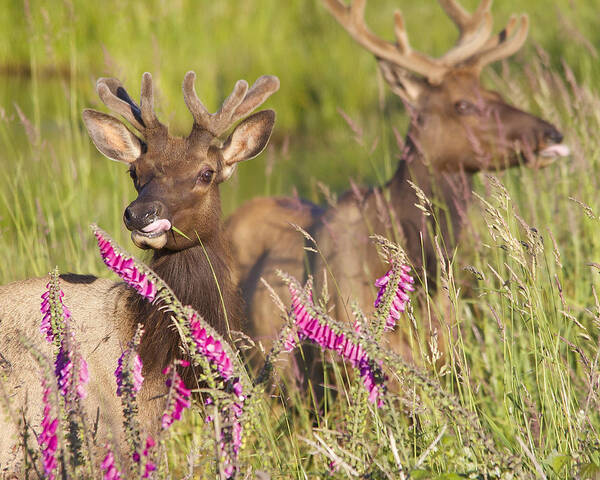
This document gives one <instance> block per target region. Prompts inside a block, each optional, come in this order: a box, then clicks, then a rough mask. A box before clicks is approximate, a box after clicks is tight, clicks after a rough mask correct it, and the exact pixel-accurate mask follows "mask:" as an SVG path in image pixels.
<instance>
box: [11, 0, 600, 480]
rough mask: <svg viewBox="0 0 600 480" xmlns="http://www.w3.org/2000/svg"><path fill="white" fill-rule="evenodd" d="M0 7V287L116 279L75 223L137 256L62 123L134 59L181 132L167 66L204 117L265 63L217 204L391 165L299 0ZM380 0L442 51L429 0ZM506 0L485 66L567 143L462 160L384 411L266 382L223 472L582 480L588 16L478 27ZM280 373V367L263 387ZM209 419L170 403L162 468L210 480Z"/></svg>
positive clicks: (594, 313)
mask: <svg viewBox="0 0 600 480" xmlns="http://www.w3.org/2000/svg"><path fill="white" fill-rule="evenodd" d="M477 3H478V2H477V1H474V0H469V1H466V0H465V1H464V2H463V4H464V5H465V6H466V7H468V8H474V6H475V5H476V4H477ZM1 6H2V12H3V13H2V15H1V16H0V29H1V30H2V31H3V32H5V33H4V35H2V37H1V38H0V147H1V148H0V162H1V165H2V169H3V172H4V175H2V177H1V178H0V249H1V250H2V251H3V252H4V255H3V259H2V261H1V262H0V281H1V282H2V283H8V282H10V281H14V280H18V279H22V278H26V277H29V276H34V275H45V274H46V273H47V272H48V271H50V270H52V269H53V268H54V266H58V268H59V270H60V271H61V272H80V273H92V274H95V275H99V276H105V277H107V276H111V275H112V274H111V273H110V272H109V271H108V270H107V269H106V268H105V267H104V266H103V264H102V261H101V259H100V257H99V255H98V252H97V248H96V246H95V241H94V238H93V235H92V234H91V232H90V230H89V224H90V223H94V222H95V223H97V224H98V225H100V226H101V227H102V228H103V229H104V230H106V231H107V232H109V233H110V234H111V236H112V237H113V238H114V239H115V240H116V241H117V242H118V243H119V244H120V245H121V246H123V247H125V248H126V249H127V250H128V251H130V252H131V253H132V254H134V255H136V256H138V258H144V255H143V254H142V253H140V251H139V250H136V249H135V247H134V246H133V245H132V244H131V242H130V240H129V234H128V232H127V231H126V229H125V227H124V226H123V222H122V213H123V209H124V207H125V206H126V205H127V204H128V203H129V202H130V201H131V200H132V199H133V198H134V196H135V193H134V189H133V186H132V185H131V180H130V178H129V175H128V174H127V170H126V168H125V167H124V166H123V165H120V164H117V163H114V162H109V161H108V160H107V159H105V158H104V157H102V156H101V155H100V154H99V153H98V152H97V151H96V149H95V148H94V147H93V145H92V143H91V142H90V140H89V138H88V136H87V134H86V132H85V129H84V127H83V124H82V121H81V110H82V109H83V108H86V107H92V108H97V109H99V110H104V111H105V109H104V107H103V105H101V102H100V100H99V99H98V98H97V96H96V94H95V91H94V85H95V80H96V79H97V78H98V77H101V76H114V77H117V78H119V79H120V80H121V81H122V82H123V83H124V84H125V85H126V86H127V87H128V90H129V91H130V93H132V94H133V93H134V92H135V94H134V96H137V91H138V88H139V79H140V78H141V74H142V73H143V72H144V71H150V72H151V73H152V74H153V77H154V80H155V82H156V84H157V85H158V93H157V97H158V98H157V101H156V104H157V106H158V114H159V116H160V118H161V119H162V120H163V121H165V123H168V124H169V126H170V128H171V129H172V131H175V132H178V133H180V134H187V132H188V131H189V128H190V127H191V123H192V119H191V116H190V115H189V112H188V111H187V109H186V108H185V104H184V102H183V99H182V95H181V88H180V84H181V79H182V78H183V75H184V73H185V72H186V71H188V70H195V71H196V73H197V75H198V80H197V87H196V88H197V90H198V94H199V96H200V97H201V98H202V99H205V100H206V103H207V104H208V106H209V108H210V107H212V108H213V109H214V108H216V107H217V105H219V104H220V102H221V100H222V99H223V98H224V97H225V96H226V95H227V94H228V93H229V92H230V90H231V88H232V86H233V84H234V82H235V81H236V80H237V79H239V78H244V79H247V80H248V81H249V82H252V81H254V80H255V79H256V78H257V77H258V76H260V75H262V74H273V75H277V76H278V77H279V78H280V80H281V89H280V91H279V92H278V93H276V94H275V95H274V96H273V97H272V98H271V99H270V100H269V101H268V102H267V104H266V106H267V107H269V108H273V109H275V110H276V112H277V123H276V126H275V132H274V134H273V137H272V138H271V142H270V145H269V147H268V148H267V150H266V151H265V152H264V153H263V154H262V155H261V156H260V157H258V158H256V159H254V160H252V161H250V162H248V163H246V164H243V165H241V166H240V167H239V169H238V173H237V174H236V177H235V178H234V179H233V181H230V182H229V183H228V184H226V185H224V188H222V190H221V196H222V202H223V210H224V212H223V213H224V216H227V215H228V214H229V213H231V212H232V211H233V210H234V209H235V208H236V207H237V206H239V205H241V204H242V203H243V202H244V201H245V200H247V199H249V198H252V197H255V196H257V195H274V194H285V195H293V194H298V195H300V196H302V197H304V198H307V199H309V200H311V201H314V202H316V203H324V202H325V198H324V196H323V194H322V190H323V188H322V187H321V186H320V185H321V184H324V185H326V186H327V187H328V188H329V189H330V190H331V192H334V194H335V193H341V192H343V191H344V190H346V189H347V188H348V186H349V179H350V178H352V179H354V180H355V181H356V182H358V183H363V184H371V185H381V184H383V183H385V181H386V180H387V179H389V178H390V177H391V175H392V173H393V171H394V169H395V165H396V162H397V158H398V156H399V150H400V149H399V146H398V140H397V134H399V136H400V138H402V137H403V135H404V133H405V132H406V128H407V125H408V119H407V116H406V112H405V111H404V109H403V106H402V103H401V102H400V100H399V99H398V98H396V97H395V96H394V95H393V94H392V93H391V92H390V91H389V89H388V88H387V86H386V85H385V82H384V81H383V79H382V78H381V76H380V74H379V72H378V71H377V67H376V63H375V61H374V59H373V58H372V56H371V55H370V54H369V53H367V52H365V51H362V50H361V49H360V48H358V47H357V46H356V45H355V44H354V42H353V41H352V40H351V39H350V38H349V37H348V35H347V34H346V32H344V31H343V30H342V29H341V28H340V27H339V26H338V25H337V24H336V23H335V21H334V20H333V19H332V18H331V17H330V15H329V14H328V13H327V12H326V11H325V9H324V8H323V6H322V5H321V3H320V2H319V1H317V0H289V1H286V2H281V1H277V0H246V1H243V2H242V1H233V0H231V1H221V2H209V1H200V2H191V1H184V0H175V1H171V2H166V1H160V0H149V1H146V2H119V1H117V0H107V1H105V2H103V3H102V5H101V6H100V7H99V6H98V5H97V4H95V3H93V2H83V1H73V2H71V1H66V0H65V1H64V2H60V3H51V2H47V1H42V0H29V1H24V2H13V1H10V0H2V2H1ZM395 8H401V9H402V11H403V12H404V14H405V18H406V20H407V28H408V31H409V33H410V36H411V41H412V43H413V44H414V46H415V48H417V49H419V50H422V51H426V52H429V53H431V54H433V55H437V54H441V53H442V52H444V51H445V50H446V49H447V48H448V47H449V46H450V45H451V44H452V42H453V41H454V40H455V35H456V33H455V30H454V28H453V26H452V25H451V23H450V22H449V20H448V19H447V18H446V17H445V15H444V14H443V12H442V11H441V9H440V8H439V6H438V5H437V4H436V2H434V1H433V0H432V1H421V2H402V1H400V0H395V1H394V0H378V1H377V2H375V1H373V0H371V3H370V4H369V5H368V9H367V19H368V22H369V24H370V25H371V26H372V28H373V29H374V31H376V32H377V33H378V34H379V35H380V36H383V37H385V38H391V35H392V13H393V11H394V9H395ZM521 11H525V12H526V13H528V14H529V16H530V19H531V30H530V34H529V39H528V41H527V43H526V45H525V47H524V48H523V49H522V50H521V51H520V52H519V53H518V54H517V55H515V56H514V57H512V58H511V59H510V60H508V61H505V62H502V63H501V64H499V65H494V66H493V67H488V69H487V70H486V72H485V75H484V83H485V84H486V85H489V86H490V87H491V88H494V89H497V90H498V91H499V92H501V93H502V94H503V95H504V96H505V98H506V99H507V100H508V101H510V102H511V103H513V104H515V105H517V106H518V107H519V108H522V109H524V110H527V111H530V112H532V113H534V114H537V115H540V116H541V117H543V118H545V119H547V120H549V121H551V122H552V123H554V124H555V125H557V126H559V128H560V129H561V130H562V132H563V133H564V134H565V142H566V143H568V144H569V145H570V147H571V149H572V154H571V156H570V157H569V158H568V159H563V160H560V161H559V162H557V163H555V164H553V165H551V166H549V167H547V168H544V169H532V168H527V167H524V166H522V167H517V168H513V169H511V170H509V171H504V172H487V173H480V174H478V175H477V176H476V180H475V187H474V189H475V192H476V193H477V195H478V196H479V197H478V198H476V199H475V200H474V202H473V204H472V206H471V209H470V211H469V222H468V224H467V227H466V229H465V231H464V232H463V233H464V235H463V240H462V241H461V242H460V244H459V247H458V248H457V250H456V252H450V256H451V258H452V259H453V260H452V262H451V263H450V264H449V265H447V266H446V268H440V279H439V281H438V285H440V286H441V287H440V289H439V290H438V292H428V291H425V292H423V290H421V293H419V294H418V301H417V299H416V298H415V301H414V302H413V311H412V313H411V314H410V315H406V316H404V317H403V319H402V324H401V325H400V326H399V328H402V329H405V330H406V331H407V332H408V334H409V335H410V336H411V337H412V338H413V339H414V352H415V359H416V363H417V365H418V366H417V367H414V366H412V365H410V364H405V363H402V362H396V363H394V362H391V363H390V365H389V371H388V373H389V374H390V375H392V376H396V377H398V378H397V381H398V383H399V385H400V389H399V390H400V393H399V394H398V395H393V400H390V402H392V403H391V404H393V405H394V408H384V409H378V408H376V407H375V406H373V404H370V403H368V402H367V401H366V399H365V396H364V392H363V391H362V389H361V382H360V381H356V379H353V378H352V377H351V378H350V379H346V378H345V377H346V372H345V371H344V369H342V368H340V367H337V366H334V367H333V373H334V375H335V376H336V377H338V384H339V385H345V387H344V388H343V389H341V393H340V394H339V395H338V396H337V400H336V401H335V402H333V403H332V404H331V405H329V406H328V409H327V411H326V412H325V414H324V415H323V417H322V418H320V419H319V421H318V422H316V421H315V420H314V417H312V416H311V413H310V412H311V410H312V405H311V399H309V398H306V397H305V396H302V395H301V394H299V393H297V392H293V391H285V390H279V389H277V388H275V389H274V390H273V391H269V392H268V393H263V394H262V396H258V399H257V400H256V401H255V403H254V404H253V407H252V408H253V409H254V410H253V414H254V415H255V417H256V418H254V420H253V421H252V422H250V423H249V426H248V428H247V429H246V431H245V436H244V444H243V448H242V451H241V457H240V459H241V464H240V465H241V469H240V475H239V476H240V478H255V477H257V478H273V479H275V478H298V479H304V478H323V477H326V476H328V475H331V476H332V477H333V478H347V477H350V478H352V477H356V478H377V479H379V478H415V479H416V478H444V479H454V478H557V479H558V478H564V479H568V478H578V479H594V478H600V437H599V429H600V398H599V396H598V390H599V383H600V365H599V360H600V346H599V343H598V342H599V341H600V335H599V332H600V301H599V300H598V296H597V292H598V290H599V289H600V278H599V274H600V265H599V264H600V236H599V235H598V232H599V231H600V223H599V222H600V200H599V198H598V195H597V192H598V178H599V176H598V173H599V172H600V164H599V162H600V140H599V137H598V131H599V130H600V58H599V49H600V28H599V27H600V17H599V16H598V13H597V6H596V5H595V3H594V2H592V1H583V0H582V1H574V0H557V1H554V2H547V1H544V0H530V1H528V2H526V4H523V3H518V2H514V1H512V2H511V1H509V2H499V1H498V2H497V4H495V5H494V6H493V12H494V19H495V25H496V27H497V28H498V27H500V25H504V24H505V23H506V21H507V19H508V17H509V15H510V14H511V13H513V12H516V13H520V12H521ZM342 113H343V114H344V115H342ZM344 116H347V117H349V118H350V119H351V125H349V123H348V122H347V121H346V120H345V119H344ZM432 213H433V214H434V215H435V214H436V212H432ZM373 280H374V279H373ZM65 301H67V300H65ZM273 315H279V313H278V311H277V309H276V307H275V306H274V308H273ZM434 316H436V317H440V316H442V317H444V318H445V319H446V322H447V329H445V330H442V331H440V332H438V335H437V337H436V339H435V340H434V342H437V343H438V344H439V349H440V350H443V351H444V352H445V353H444V354H443V355H441V354H440V356H437V355H435V353H434V354H432V353H431V352H432V351H433V352H435V351H436V349H437V346H438V345H436V344H435V343H434V344H431V343H430V340H429V337H430V333H431V332H430V331H429V325H430V324H431V322H430V320H431V318H432V317H434ZM450 328H452V329H453V330H454V331H458V332H459V334H458V336H456V335H452V336H450V335H449V330H450ZM449 343H450V345H448V344H449ZM381 355H384V356H385V352H384V353H382V354H381ZM283 358H285V355H283ZM382 358H383V357H382ZM284 374H285V369H281V370H279V369H278V367H277V366H276V372H275V378H276V379H277V380H276V382H275V383H277V381H281V382H282V383H285V380H286V379H285V378H280V377H281V375H284ZM212 435H213V432H211V430H210V428H207V427H206V425H205V424H204V421H203V419H202V415H201V414H199V413H198V412H197V411H193V412H192V411H190V412H188V413H187V415H186V417H185V421H184V422H181V423H180V424H178V425H176V426H174V428H173V432H171V438H170V441H169V444H168V448H167V450H166V453H165V455H166V457H168V462H165V465H167V464H168V471H167V470H166V468H167V467H166V466H163V467H162V470H161V471H160V474H161V475H164V476H165V477H166V476H168V475H170V476H171V478H212V477H214V475H215V473H214V470H213V469H214V461H213V460H214V439H212ZM211 442H212V443H211ZM261 472H262V473H261Z"/></svg>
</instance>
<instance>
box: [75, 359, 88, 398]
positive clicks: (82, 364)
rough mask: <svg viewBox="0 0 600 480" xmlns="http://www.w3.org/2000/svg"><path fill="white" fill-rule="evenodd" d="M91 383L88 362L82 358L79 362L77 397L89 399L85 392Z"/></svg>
mask: <svg viewBox="0 0 600 480" xmlns="http://www.w3.org/2000/svg"><path fill="white" fill-rule="evenodd" d="M89 381H90V374H89V371H88V364H87V362H86V361H85V360H84V359H83V358H81V359H80V360H79V383H78V384H77V388H76V391H77V395H79V398H81V399H84V398H85V397H87V391H86V390H85V386H86V385H87V384H88V382H89Z"/></svg>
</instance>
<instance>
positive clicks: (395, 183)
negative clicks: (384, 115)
mask: <svg viewBox="0 0 600 480" xmlns="http://www.w3.org/2000/svg"><path fill="white" fill-rule="evenodd" d="M325 3H327V4H328V6H329V8H330V10H332V11H333V13H334V15H335V16H336V18H338V21H340V23H343V22H342V20H344V21H345V20H348V21H351V19H353V18H356V16H352V15H349V16H348V15H347V11H348V10H347V8H348V7H345V6H344V5H343V4H342V3H341V2H339V1H338V0H325ZM356 3H359V2H356ZM362 3H363V2H361V4H362ZM445 3H452V4H453V3H454V2H445ZM340 19H342V20H340ZM349 31H350V30H349ZM356 32H357V30H356V29H353V30H352V31H351V35H352V36H353V37H354V38H355V39H357V40H358V41H359V42H361V44H363V46H364V43H362V40H363V38H362V36H361V35H358V34H356ZM365 35H366V34H365ZM504 38H505V36H502V35H499V36H498V37H497V42H498V43H499V44H500V45H499V48H501V47H502V45H501V44H502V42H503V41H504V40H503V39H504ZM511 38H512V37H511ZM509 41H512V40H509ZM518 41H519V42H520V41H521V40H520V39H518ZM371 43H375V42H374V41H372V42H371ZM367 48H368V47H367ZM394 48H396V47H394ZM485 55H486V60H489V59H490V58H492V57H493V55H491V53H490V52H487V53H486V54H485ZM474 58H475V60H477V59H478V58H481V57H478V56H475V57H474ZM475 60H473V62H468V61H464V62H462V63H461V64H460V65H457V66H453V67H444V73H443V74H442V75H437V73H436V78H435V81H433V80H432V81H430V80H429V79H428V78H423V77H418V76H415V75H413V74H412V73H410V72H408V71H407V70H406V68H405V67H401V66H399V65H396V64H394V63H393V62H392V61H390V60H389V59H383V58H378V61H379V66H380V68H381V70H382V73H383V75H384V77H385V79H386V81H387V82H388V83H389V85H390V86H391V88H392V90H393V92H394V93H396V94H397V95H399V96H400V97H401V98H402V99H403V100H404V101H405V102H406V105H407V108H408V111H409V113H410V118H411V124H410V128H409V131H408V134H407V137H406V140H405V145H404V151H403V153H402V159H401V160H400V162H399V165H398V168H397V170H396V173H395V174H394V176H393V177H392V178H391V179H390V181H389V182H388V183H387V184H386V185H385V186H383V187H381V188H371V189H368V190H367V191H359V192H347V193H345V194H343V195H341V196H340V200H339V201H338V202H337V205H336V206H335V207H333V208H328V209H326V210H325V211H324V212H321V211H319V210H318V209H309V210H302V209H298V208H297V207H295V206H293V205H294V204H293V202H292V200H290V206H284V205H282V203H281V202H280V201H277V202H275V201H273V200H272V199H255V200H253V201H252V202H251V203H249V204H248V205H244V206H242V207H240V209H239V210H238V211H236V212H234V214H233V215H232V216H231V218H229V219H228V221H227V224H226V228H227V234H228V236H229V237H230V238H231V239H232V243H233V252H234V254H238V252H242V251H244V249H246V251H245V253H244V256H243V257H242V256H238V258H236V263H237V264H238V266H237V267H236V269H238V270H239V272H240V273H239V275H240V279H239V285H240V286H241V287H242V289H243V294H244V299H245V301H246V304H247V306H248V311H249V313H248V321H249V323H250V329H251V331H253V332H254V334H255V335H256V340H260V341H261V342H262V343H263V344H264V345H265V346H266V347H267V348H268V347H269V346H270V345H271V343H272V342H273V340H274V339H275V336H276V334H277V332H278V331H279V329H280V327H281V326H282V325H281V319H280V318H279V316H278V315H276V313H275V308H274V306H273V305H272V302H271V300H270V296H269V294H268V291H267V290H266V289H265V288H264V286H263V285H262V284H261V283H260V278H261V277H263V278H265V279H266V280H267V281H268V282H269V283H270V284H271V285H273V286H274V287H275V290H276V291H277V293H278V294H279V295H280V296H281V297H282V298H283V299H284V301H289V294H288V292H287V290H286V288H285V286H284V285H283V284H282V283H281V282H280V281H279V280H278V278H277V277H276V275H275V269H276V268H280V269H282V270H285V271H288V272H290V273H292V274H293V275H295V276H296V277H300V278H301V277H302V276H304V275H305V271H306V270H305V263H306V259H305V253H304V251H303V249H302V247H303V246H304V243H305V242H304V239H303V238H302V236H301V235H300V234H298V233H297V232H295V231H294V230H293V229H292V228H290V227H289V224H290V223H297V224H300V225H302V226H303V227H304V229H306V230H309V232H310V233H311V234H312V235H313V237H314V238H315V239H316V241H317V243H318V245H319V249H320V251H321V253H322V256H321V255H316V254H314V255H312V256H311V258H310V262H309V263H310V268H309V270H310V272H311V273H313V274H314V275H315V286H316V288H317V289H318V288H319V287H320V285H322V278H323V272H327V276H328V277H329V280H328V283H329V293H330V295H331V296H332V303H333V304H334V305H335V312H334V313H335V315H336V316H337V317H338V318H339V319H344V318H348V312H349V308H348V301H349V300H350V299H356V300H358V303H359V306H360V307H361V308H362V309H363V310H364V311H366V312H367V313H369V312H371V311H372V310H373V306H372V305H373V300H374V298H375V293H376V292H375V290H374V287H373V285H372V282H373V280H374V279H375V278H376V277H378V276H381V275H382V274H383V273H384V272H385V268H386V266H385V265H384V264H383V263H382V262H381V260H380V259H379V257H378V255H377V253H376V250H375V248H374V246H373V244H372V242H370V240H369V236H370V235H372V234H380V235H385V236H388V237H390V238H396V239H397V240H399V241H401V242H402V243H403V244H404V246H405V247H406V249H407V252H408V254H409V257H410V260H411V262H412V264H413V265H414V267H415V270H416V271H417V272H418V273H419V275H422V273H423V271H422V269H423V268H424V271H425V272H426V274H427V277H428V282H429V286H430V287H432V286H433V282H435V278H436V268H437V260H436V255H435V250H434V246H433V242H432V238H433V236H434V235H439V237H440V241H441V244H442V245H444V247H445V252H446V253H447V254H449V255H452V253H453V250H454V248H455V246H456V245H457V241H458V238H459V235H460V232H461V228H462V224H463V220H464V218H465V215H466V211H467V208H468V205H469V203H470V198H471V177H472V175H473V174H474V173H476V172H478V171H480V170H486V169H487V170H490V169H492V170H494V169H503V168H508V167H512V166H515V165H518V164H520V163H523V162H524V163H526V164H530V165H532V166H537V165H540V163H541V162H540V159H539V157H538V156H537V154H538V153H539V152H540V151H542V150H543V149H544V148H546V147H548V146H550V145H553V144H555V143H558V142H560V141H561V140H562V135H561V134H560V132H559V131H558V130H557V129H556V128H555V127H554V126H553V125H551V124H549V123H548V122H546V121H544V120H542V119H540V118H537V117H535V116H533V115H531V114H529V113H527V112H524V111H522V110H519V109H517V108H515V107H514V106H511V105H509V104H508V103H506V102H505V101H504V100H503V99H502V97H501V95H500V94H499V93H497V92H494V91H490V90H487V89H485V88H484V87H483V86H482V85H481V83H480V80H479V71H480V68H481V64H479V63H477V62H476V61H475ZM436 72H438V73H439V69H438V70H436ZM409 180H410V181H412V182H413V183H415V184H416V185H417V186H418V187H420V188H421V189H422V190H423V191H424V193H425V195H426V196H427V197H428V198H429V199H430V200H432V201H433V204H434V205H436V206H437V208H438V215H437V220H438V222H439V224H436V223H434V222H433V220H432V217H427V216H425V215H424V214H423V212H422V211H421V210H420V209H419V208H417V207H416V206H415V203H418V199H417V196H416V194H415V190H414V189H413V188H412V187H411V186H410V184H409V183H408V181H409ZM297 203H298V202H296V204H297ZM307 213H308V215H307ZM255 225H260V226H261V227H260V228H259V229H256V228H254V229H252V226H255ZM238 255H239V254H238ZM323 257H324V259H326V262H327V266H326V265H325V261H324V260H323ZM329 273H331V274H332V276H333V278H334V279H335V282H337V283H334V281H333V279H332V277H331V275H329ZM338 289H339V290H338ZM317 291H318V290H317ZM389 340H390V341H391V342H392V344H393V348H394V349H395V350H396V351H398V352H401V353H402V354H403V355H404V356H405V357H406V358H411V356H412V352H411V349H410V346H409V343H408V342H407V339H406V338H404V337H402V335H401V334H398V333H392V334H390V335H389Z"/></svg>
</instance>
